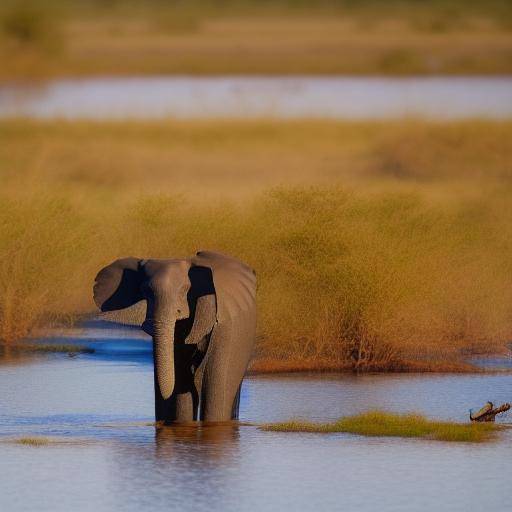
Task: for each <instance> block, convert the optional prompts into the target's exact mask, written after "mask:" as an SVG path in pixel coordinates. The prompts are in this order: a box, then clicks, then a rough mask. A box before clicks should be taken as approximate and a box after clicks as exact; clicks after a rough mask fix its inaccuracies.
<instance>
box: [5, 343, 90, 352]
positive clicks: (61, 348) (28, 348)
mask: <svg viewBox="0 0 512 512" xmlns="http://www.w3.org/2000/svg"><path fill="white" fill-rule="evenodd" d="M9 349H11V350H14V351H18V352H31V353H34V352H41V353H63V354H92V353H93V352H94V349H92V348H88V347H83V346H80V345H66V344H60V345H47V344H31V343H18V344H15V345H12V346H9Z"/></svg>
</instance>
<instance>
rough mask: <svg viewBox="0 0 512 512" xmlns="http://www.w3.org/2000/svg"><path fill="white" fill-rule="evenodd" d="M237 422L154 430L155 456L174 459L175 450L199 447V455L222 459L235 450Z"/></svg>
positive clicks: (174, 426) (188, 425)
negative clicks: (193, 446)
mask: <svg viewBox="0 0 512 512" xmlns="http://www.w3.org/2000/svg"><path fill="white" fill-rule="evenodd" d="M238 429H239V424H238V422H226V423H217V424H205V423H199V424H195V423H192V424H187V425H173V426H161V427H157V428H155V448H156V451H155V453H156V455H157V457H158V458H162V459H172V458H173V457H175V455H176V452H177V449H178V448H179V449H181V448H185V449H186V448H187V447H188V448H190V447H191V446H192V445H195V446H196V447H197V446H201V448H202V450H201V454H202V455H204V454H206V456H207V457H208V458H211V459H213V460H214V459H224V458H225V457H227V456H229V454H231V453H232V452H233V450H235V449H236V447H237V445H238V441H239V438H240V436H239V430H238Z"/></svg>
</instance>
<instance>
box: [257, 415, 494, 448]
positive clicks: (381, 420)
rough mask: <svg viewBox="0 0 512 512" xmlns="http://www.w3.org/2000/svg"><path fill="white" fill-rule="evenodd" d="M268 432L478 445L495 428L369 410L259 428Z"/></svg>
mask: <svg viewBox="0 0 512 512" xmlns="http://www.w3.org/2000/svg"><path fill="white" fill-rule="evenodd" d="M261 428H262V429H263V430H267V431H271V432H308V433H309V432H311V433H322V434H324V433H325V434H329V433H334V432H344V433H348V434H357V435H361V436H369V437H406V438H407V437H411V438H421V439H431V440H435V441H448V442H463V443H481V442H484V441H488V440H491V439H493V438H494V437H495V434H496V431H497V428H496V427H495V425H493V424H489V423H452V422H441V421H433V420H429V419H427V418H425V417H424V416H421V415H420V414H393V413H389V412H383V411H369V412H365V413H362V414H357V415H355V416H347V417H345V418H340V419H339V420H337V421H335V422H334V423H310V422H303V421H289V422H284V423H275V424H269V425H263V426H262V427H261Z"/></svg>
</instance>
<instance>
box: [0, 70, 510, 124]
mask: <svg viewBox="0 0 512 512" xmlns="http://www.w3.org/2000/svg"><path fill="white" fill-rule="evenodd" d="M511 116H512V76H503V77H409V78H381V77H316V76H315V77H313V76H301V77H250V76H245V77H232V76H224V77H222V76H221V77H188V76H172V77H166V76H162V77H141V78H137V77H131V78H88V79H64V80H56V81H51V82H46V83H37V84H22V83H12V84H4V85H0V117H3V118H5V117H31V118H65V119H124V118H135V119H162V118H268V117H270V118H284V119H287V118H332V119H388V118H403V117H422V118H433V119H463V118H472V117H481V118H495V119H500V118H506V117H511Z"/></svg>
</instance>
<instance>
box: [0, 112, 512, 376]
mask: <svg viewBox="0 0 512 512" xmlns="http://www.w3.org/2000/svg"><path fill="white" fill-rule="evenodd" d="M0 138H1V144H0V179H1V182H2V189H1V190H0V339H2V340H4V342H5V343H11V344H12V343H14V342H16V340H19V339H20V338H23V337H24V336H26V335H27V334H28V333H30V332H31V331H33V330H34V328H35V327H38V326H46V325H49V324H52V323H61V322H65V323H69V321H70V320H72V319H73V317H75V316H76V315H78V314H84V313H87V312H92V311H94V310H95V308H94V304H93V302H92V298H91V295H92V283H93V280H94V276H95V275H96V273H97V271H98V269H100V268H101V267H102V266H104V265H105V264H108V263H109V262H111V261H112V260H114V259H116V258H119V257H123V256H130V255H133V256H137V257H140V258H146V257H169V256H177V257H179V256H190V255H191V254H193V253H194V252H195V251H196V250H198V249H204V248H210V249H215V250H220V251H223V252H227V253H230V254H233V255H235V256H237V257H240V258H241V259H243V260H244V261H247V262H248V263H249V264H250V265H252V266H253V267H254V268H255V269H256V272H257V275H258V282H259V289H258V307H259V328H258V331H259V337H258V346H257V353H256V359H257V360H256V366H257V364H258V361H259V362H260V366H264V365H267V367H268V366H269V365H270V366H271V367H272V368H274V370H275V368H276V367H281V369H283V368H288V369H290V367H291V366H295V368H303V369H306V368H307V369H315V368H316V369H350V370H355V371H376V370H394V371H403V370H407V369H408V370H409V371H410V370H411V369H413V368H416V369H417V370H420V369H424V368H426V367H429V368H431V369H435V368H447V366H451V368H452V369H453V368H455V367H456V368H460V363H459V361H460V359H461V358H463V357H464V356H466V355H470V354H475V353H478V354H485V353H495V352H496V351H499V350H502V349H503V347H504V346H505V344H506V342H507V340H510V339H511V338H512V317H511V315H510V304H511V303H512V266H511V265H512V263H511V261H512V260H511V259H510V257H509V255H510V254H511V253H512V208H511V207H510V206H511V202H510V201H511V200H510V198H511V192H512V174H511V169H512V150H511V147H510V144H508V141H509V140H511V138H512V123H510V122H483V121H468V122H464V123H422V122H394V123H343V122H339V123H336V122H327V121H326V122H321V121H300V122H270V121H268V122H265V121H251V122H241V121H233V122H228V121H225V122H206V121H197V122H167V121H165V122H164V121H163V122H155V123H104V124H102V123H83V122H77V123H72V122H58V121H56V122H28V121H2V122H0ZM326 362H328V365H327V366H328V367H327V366H326V364H327V363H326ZM290 365H291V366H290Z"/></svg>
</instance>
